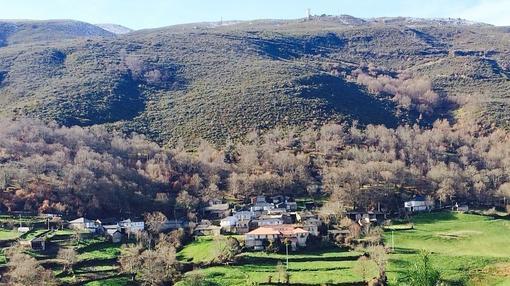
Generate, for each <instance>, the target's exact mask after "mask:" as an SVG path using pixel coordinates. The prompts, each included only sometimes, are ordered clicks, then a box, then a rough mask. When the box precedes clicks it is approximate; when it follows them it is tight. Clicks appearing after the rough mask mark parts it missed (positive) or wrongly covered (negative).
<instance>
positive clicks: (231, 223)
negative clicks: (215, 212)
mask: <svg viewBox="0 0 510 286" xmlns="http://www.w3.org/2000/svg"><path fill="white" fill-rule="evenodd" d="M238 221H239V219H237V218H236V217H235V216H228V217H225V218H222V219H221V221H220V226H221V228H222V229H224V230H226V231H231V230H232V229H233V228H234V227H235V226H236V224H237V222H238Z"/></svg>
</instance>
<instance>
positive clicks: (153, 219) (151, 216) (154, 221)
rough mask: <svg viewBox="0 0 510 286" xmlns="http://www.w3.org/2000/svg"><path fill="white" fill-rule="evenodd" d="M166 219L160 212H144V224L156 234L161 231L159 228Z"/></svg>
mask: <svg viewBox="0 0 510 286" xmlns="http://www.w3.org/2000/svg"><path fill="white" fill-rule="evenodd" d="M166 221H167V217H166V216H165V215H164V214H163V213H162V212H152V213H148V214H145V225H146V226H147V230H148V231H149V232H150V233H151V234H152V235H156V234H158V233H160V232H161V228H162V227H163V225H164V224H165V222H166Z"/></svg>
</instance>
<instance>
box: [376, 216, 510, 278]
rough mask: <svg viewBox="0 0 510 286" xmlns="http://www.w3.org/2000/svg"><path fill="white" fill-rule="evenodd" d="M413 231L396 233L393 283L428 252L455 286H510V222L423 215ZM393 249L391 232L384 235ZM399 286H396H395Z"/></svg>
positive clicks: (417, 220)
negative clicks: (420, 252) (410, 265)
mask: <svg viewBox="0 0 510 286" xmlns="http://www.w3.org/2000/svg"><path fill="white" fill-rule="evenodd" d="M412 221H413V223H414V229H412V230H401V231H394V232H393V233H394V244H395V254H392V255H391V258H390V259H391V260H390V262H391V263H390V269H389V270H390V271H389V272H388V274H389V276H390V280H392V281H393V283H396V281H395V278H396V277H397V276H398V275H399V273H400V272H401V271H402V270H403V269H405V268H406V267H407V266H408V265H409V264H410V263H411V262H412V261H413V260H414V259H415V258H416V254H417V253H418V252H419V251H420V250H421V249H425V250H427V251H430V252H431V253H432V263H433V264H434V266H435V267H436V268H437V269H438V270H440V271H441V272H442V277H443V279H445V280H447V281H450V282H452V283H454V284H462V283H463V284H467V285H510V276H504V275H502V273H503V272H505V269H506V273H507V275H510V271H508V269H509V268H510V243H509V238H510V221H508V220H502V219H492V218H490V217H485V216H479V215H472V214H462V213H450V212H444V213H433V214H420V215H417V216H415V217H413V219H412ZM385 240H386V245H387V246H388V247H391V246H392V242H391V232H390V231H387V232H386V234H385ZM395 285H396V284H395Z"/></svg>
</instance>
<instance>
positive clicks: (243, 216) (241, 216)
mask: <svg viewBox="0 0 510 286" xmlns="http://www.w3.org/2000/svg"><path fill="white" fill-rule="evenodd" d="M233 216H234V217H235V218H236V219H237V220H251V219H253V218H255V213H253V212H251V211H239V212H236V213H234V214H233Z"/></svg>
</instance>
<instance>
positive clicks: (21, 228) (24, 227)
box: [18, 226, 30, 233]
mask: <svg viewBox="0 0 510 286" xmlns="http://www.w3.org/2000/svg"><path fill="white" fill-rule="evenodd" d="M29 231H30V227H28V226H20V227H18V232H21V233H27V232H29Z"/></svg>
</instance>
